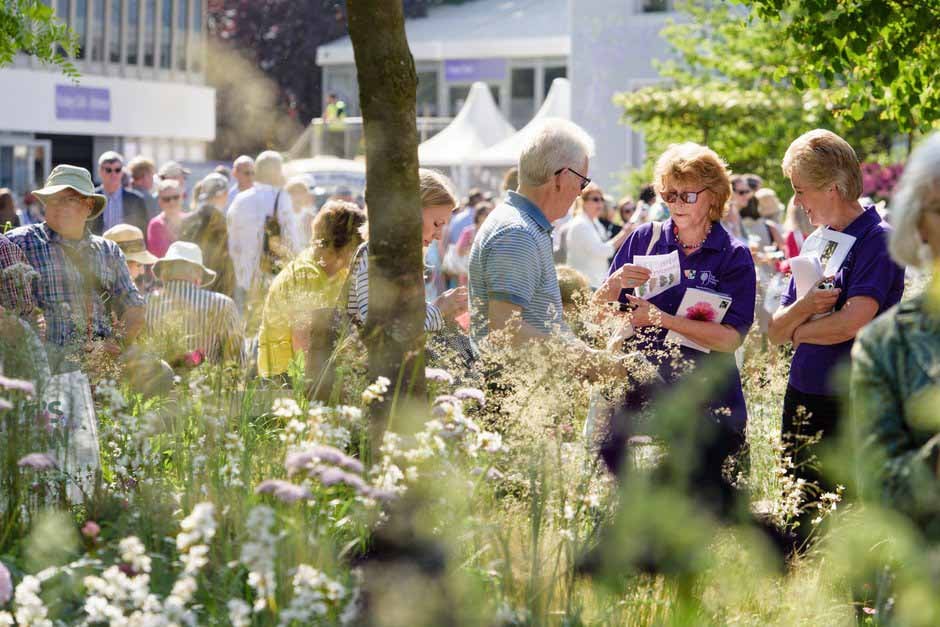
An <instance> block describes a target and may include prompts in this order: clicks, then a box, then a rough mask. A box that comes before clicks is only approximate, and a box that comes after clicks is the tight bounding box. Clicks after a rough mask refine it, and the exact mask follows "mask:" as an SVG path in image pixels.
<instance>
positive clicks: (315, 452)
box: [284, 445, 363, 476]
mask: <svg viewBox="0 0 940 627" xmlns="http://www.w3.org/2000/svg"><path fill="white" fill-rule="evenodd" d="M317 462H324V463H327V464H333V465H334V466H339V467H340V468H344V469H346V470H349V471H351V472H360V473H361V472H362V471H363V466H362V462H360V461H359V460H358V459H353V458H352V457H350V456H349V455H347V454H345V453H344V452H342V451H341V450H339V449H338V448H333V447H332V446H323V445H318V446H313V447H311V448H309V449H307V450H304V451H299V452H296V453H289V454H288V455H287V459H286V461H285V462H284V466H285V468H287V474H288V476H293V475H295V474H296V473H298V472H300V471H302V470H309V469H311V468H312V467H313V466H314V465H315V464H316V463H317Z"/></svg>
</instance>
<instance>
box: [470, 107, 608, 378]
mask: <svg viewBox="0 0 940 627" xmlns="http://www.w3.org/2000/svg"><path fill="white" fill-rule="evenodd" d="M593 151H594V141H593V140H592V139H591V137H590V136H589V135H588V134H587V133H586V132H585V131H584V130H583V129H581V128H580V127H579V126H577V125H575V124H573V123H571V122H568V121H566V120H561V119H548V120H546V121H545V122H544V123H543V125H542V126H541V128H540V129H539V131H538V132H537V133H536V134H535V136H534V137H533V138H532V139H531V140H529V142H528V144H527V145H526V146H525V147H524V148H523V150H522V154H521V155H520V157H519V189H518V191H509V192H508V193H507V196H506V198H505V200H504V201H503V203H502V204H500V205H499V206H498V207H496V209H494V210H493V211H492V212H491V213H490V215H489V216H488V217H487V219H486V221H485V222H484V223H483V225H482V226H481V227H480V230H479V232H478V233H477V236H476V238H475V239H474V242H473V247H472V248H471V251H470V272H469V276H470V285H469V288H470V314H471V315H470V331H471V338H472V340H473V342H474V343H475V344H476V345H477V346H481V344H482V343H483V340H485V339H486V338H487V336H488V335H489V334H490V333H491V332H495V331H503V330H505V331H507V332H508V333H509V336H510V339H511V341H512V343H513V344H515V345H521V344H523V343H525V342H527V341H533V340H535V341H539V340H546V339H549V338H551V337H552V336H555V337H556V338H560V339H561V340H562V341H564V342H565V343H567V344H569V345H570V347H571V349H572V352H573V353H575V354H576V355H578V356H579V357H580V359H578V357H576V360H578V361H581V362H582V364H580V365H583V366H587V367H586V368H585V372H586V374H588V375H589V376H597V375H600V374H602V373H603V372H608V373H609V374H614V373H619V372H622V366H621V365H620V363H619V362H617V361H615V360H614V359H613V357H612V356H604V357H601V356H600V355H599V354H598V352H597V351H594V350H592V349H590V348H589V347H587V346H586V345H584V344H583V343H581V342H579V341H578V340H577V339H576V338H575V337H574V336H573V334H572V333H571V331H570V329H569V328H568V326H567V325H566V324H565V321H564V319H563V318H562V313H563V311H564V309H563V307H562V302H561V292H560V290H559V287H558V276H557V275H556V273H555V264H554V260H553V257H552V236H551V233H552V222H554V221H555V220H557V219H559V218H561V217H562V216H564V215H565V214H566V213H567V212H568V209H569V208H570V207H571V205H572V203H573V202H574V200H575V198H577V197H578V195H579V194H580V192H581V190H583V189H584V188H585V187H587V185H588V184H589V183H590V182H591V179H589V178H588V177H587V172H588V167H589V158H590V155H591V154H592V153H593ZM516 318H518V322H515V323H514V319H516Z"/></svg>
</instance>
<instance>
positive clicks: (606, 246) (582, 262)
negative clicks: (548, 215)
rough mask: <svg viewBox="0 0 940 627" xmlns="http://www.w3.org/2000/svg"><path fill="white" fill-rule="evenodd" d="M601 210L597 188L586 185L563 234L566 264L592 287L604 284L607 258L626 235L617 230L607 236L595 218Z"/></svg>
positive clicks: (601, 203) (607, 265)
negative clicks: (614, 234) (615, 233)
mask: <svg viewBox="0 0 940 627" xmlns="http://www.w3.org/2000/svg"><path fill="white" fill-rule="evenodd" d="M603 209H604V195H603V193H602V192H601V188H600V187H598V185H597V184H596V183H591V184H589V185H588V186H587V187H585V188H584V189H583V190H581V194H580V195H579V196H578V198H577V200H576V201H575V209H574V218H573V219H572V220H571V222H570V223H569V225H568V229H567V234H566V242H565V244H566V249H567V251H568V256H567V265H569V266H571V267H572V268H573V269H575V270H577V271H578V272H580V273H582V274H583V275H584V276H586V277H587V278H588V282H589V283H590V285H591V288H592V289H597V288H598V287H600V286H601V284H603V283H604V280H605V279H606V278H607V269H608V268H609V267H610V260H611V258H612V257H613V256H614V255H615V254H616V252H617V250H618V249H619V248H620V245H621V244H622V243H623V242H624V241H625V240H626V239H627V236H628V235H629V234H630V233H629V232H628V231H621V232H620V233H619V234H618V235H617V236H616V237H614V238H612V239H607V238H606V236H607V231H606V230H605V229H604V227H603V225H602V224H601V223H600V220H599V217H600V215H601V212H602V211H603Z"/></svg>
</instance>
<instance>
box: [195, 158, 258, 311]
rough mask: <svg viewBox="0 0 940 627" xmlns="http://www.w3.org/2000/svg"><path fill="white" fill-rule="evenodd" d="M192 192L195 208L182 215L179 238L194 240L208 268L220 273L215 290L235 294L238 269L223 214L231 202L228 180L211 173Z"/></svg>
mask: <svg viewBox="0 0 940 627" xmlns="http://www.w3.org/2000/svg"><path fill="white" fill-rule="evenodd" d="M252 167H253V166H252ZM193 195H194V196H195V197H196V210H195V211H191V212H189V213H187V214H186V215H184V216H183V221H182V224H181V225H180V239H181V240H183V241H185V242H193V243H194V244H197V245H198V246H199V248H200V249H201V250H202V253H203V260H204V262H205V264H206V267H207V268H209V269H211V270H213V271H214V272H215V273H216V275H217V277H216V280H215V281H214V282H213V283H212V286H211V289H212V291H213V292H219V293H220V294H225V295H226V296H232V295H233V294H234V291H235V268H234V266H233V265H232V258H231V257H230V256H229V253H228V226H227V225H226V223H225V215H224V213H223V212H224V211H225V206H226V204H227V203H228V181H227V180H226V179H225V177H223V176H222V175H220V174H216V173H212V174H209V175H208V176H206V177H205V178H204V179H202V180H201V181H199V182H198V183H196V186H195V187H194V188H193Z"/></svg>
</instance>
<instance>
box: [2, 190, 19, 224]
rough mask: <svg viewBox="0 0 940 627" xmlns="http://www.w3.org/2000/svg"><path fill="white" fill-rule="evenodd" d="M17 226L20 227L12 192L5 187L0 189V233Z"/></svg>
mask: <svg viewBox="0 0 940 627" xmlns="http://www.w3.org/2000/svg"><path fill="white" fill-rule="evenodd" d="M18 226H20V216H19V213H18V212H17V210H16V201H15V199H14V198H13V192H11V191H10V190H9V189H8V188H6V187H0V233H3V232H5V231H7V230H9V229H15V228H16V227H18Z"/></svg>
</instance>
